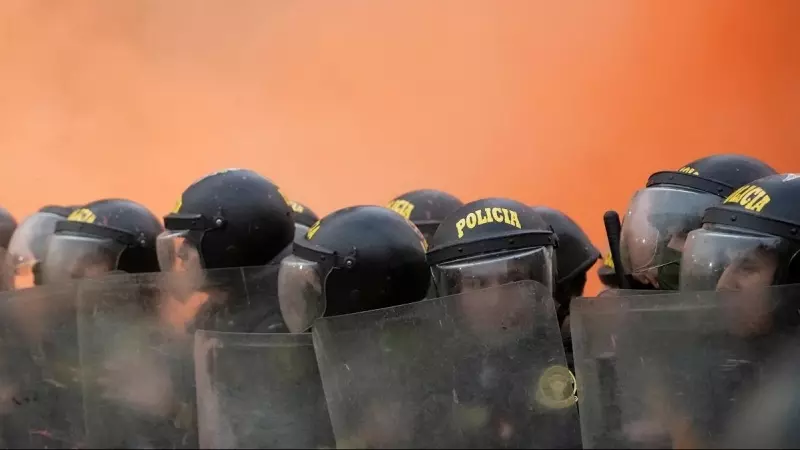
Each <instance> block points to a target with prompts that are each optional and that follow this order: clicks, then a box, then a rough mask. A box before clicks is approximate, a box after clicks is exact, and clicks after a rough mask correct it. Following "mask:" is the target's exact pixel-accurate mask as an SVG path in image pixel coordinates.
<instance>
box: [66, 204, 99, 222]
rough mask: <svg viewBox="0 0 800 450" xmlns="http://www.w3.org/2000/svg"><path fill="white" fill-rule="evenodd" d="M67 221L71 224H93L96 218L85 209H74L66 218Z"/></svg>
mask: <svg viewBox="0 0 800 450" xmlns="http://www.w3.org/2000/svg"><path fill="white" fill-rule="evenodd" d="M67 220H69V221H72V222H83V223H94V221H95V220H97V216H96V215H95V214H94V213H93V212H92V211H90V210H88V209H86V208H80V209H76V210H75V211H72V213H71V214H70V215H69V216H68V217H67Z"/></svg>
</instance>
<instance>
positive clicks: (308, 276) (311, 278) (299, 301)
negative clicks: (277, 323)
mask: <svg viewBox="0 0 800 450" xmlns="http://www.w3.org/2000/svg"><path fill="white" fill-rule="evenodd" d="M323 283H324V279H323V277H322V275H321V269H320V266H319V264H317V263H315V262H311V261H307V260H305V259H303V258H298V257H297V256H295V255H291V256H287V257H286V258H284V259H283V260H282V261H281V268H280V272H279V273H278V299H279V303H280V308H281V314H282V315H283V321H284V322H285V323H286V326H287V327H288V328H289V331H290V332H292V333H303V332H305V331H307V330H308V329H309V328H310V327H311V324H313V323H314V320H316V319H318V318H319V317H322V315H323V314H325V297H324V295H323V289H322V287H323Z"/></svg>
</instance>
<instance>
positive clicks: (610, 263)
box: [603, 252, 614, 269]
mask: <svg viewBox="0 0 800 450" xmlns="http://www.w3.org/2000/svg"><path fill="white" fill-rule="evenodd" d="M603 265H604V266H606V267H608V268H611V269H613V268H614V258H612V257H611V253H610V252H609V253H606V256H605V258H603Z"/></svg>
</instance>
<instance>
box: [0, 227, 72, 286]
mask: <svg viewBox="0 0 800 450" xmlns="http://www.w3.org/2000/svg"><path fill="white" fill-rule="evenodd" d="M62 220H65V219H64V218H63V217H61V216H59V215H57V214H51V213H36V214H34V215H32V216H30V217H28V218H27V219H25V221H23V222H22V223H21V224H20V225H19V227H17V229H16V230H15V231H14V234H13V236H12V237H11V241H10V242H9V244H8V254H7V257H6V264H7V265H8V267H9V271H10V272H11V273H12V275H13V277H14V281H13V283H14V286H15V287H16V288H18V289H19V288H25V287H31V286H33V285H34V280H33V278H34V277H33V274H34V269H38V268H36V264H37V263H39V262H41V261H42V260H43V259H44V256H45V253H46V251H47V240H48V239H49V238H50V236H51V235H52V234H53V232H54V231H55V229H56V224H57V223H58V222H60V221H62Z"/></svg>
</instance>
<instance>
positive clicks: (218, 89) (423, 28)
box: [0, 0, 800, 289]
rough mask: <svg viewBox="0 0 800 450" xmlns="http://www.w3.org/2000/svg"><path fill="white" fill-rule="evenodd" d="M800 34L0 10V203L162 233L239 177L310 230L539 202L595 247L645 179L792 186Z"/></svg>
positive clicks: (403, 10) (230, 5) (289, 5)
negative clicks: (145, 211) (299, 216)
mask: <svg viewBox="0 0 800 450" xmlns="http://www.w3.org/2000/svg"><path fill="white" fill-rule="evenodd" d="M798 23H800V2H798V1H796V0H785V1H781V0H770V1H768V2H767V1H756V0H742V1H737V0H704V1H694V0H663V1H662V0H648V1H642V0H629V1H621V0H620V1H613V0H606V1H602V2H601V1H564V2H546V1H537V0H519V1H513V0H502V1H492V0H483V1H473V0H461V1H446V0H437V1H435V2H431V1H424V0H394V1H389V0H385V1H367V0H337V1H336V2H328V1H319V0H318V1H310V0H236V1H228V0H214V1H196V0H191V1H190V0H168V1H164V0H114V1H101V0H96V1H92V0H61V1H52V0H3V1H2V2H0V149H2V154H3V160H2V164H3V166H2V167H3V176H2V177H0V204H2V205H3V206H5V207H7V208H8V209H10V210H11V211H12V212H13V213H14V214H15V215H17V216H18V218H21V217H23V216H24V215H26V214H28V213H30V212H31V211H33V210H35V209H37V208H38V207H40V206H41V205H43V204H46V203H62V204H66V203H83V202H87V201H90V200H93V199H97V198H101V197H127V198H130V199H133V200H137V201H140V202H142V203H145V204H146V205H148V206H150V207H151V208H152V209H153V211H154V212H156V213H157V214H159V215H160V214H163V213H165V212H166V211H167V210H168V209H169V208H170V207H171V206H172V205H173V203H174V201H175V200H176V198H177V196H178V195H179V193H180V192H181V191H182V190H183V188H184V187H186V186H187V185H188V184H189V183H190V182H192V181H193V180H194V179H196V178H198V177H200V176H202V175H203V174H204V173H206V172H209V171H213V170H217V169H220V168H225V167H246V168H252V169H255V170H258V171H260V172H262V173H263V174H264V175H266V176H268V177H270V178H272V179H273V180H275V181H277V182H278V183H279V184H280V185H281V187H282V188H283V189H284V191H285V192H287V193H288V195H289V196H291V197H293V198H295V199H297V200H299V201H301V202H304V203H307V204H308V205H309V206H311V207H312V208H313V209H314V210H316V211H317V212H318V213H325V212H329V211H331V210H333V209H336V208H338V207H342V206H347V205H352V204H363V203H379V204H384V203H385V202H387V201H388V200H389V199H391V198H392V197H393V196H395V195H397V194H400V193H402V192H404V191H406V190H410V189H415V188H422V187H434V188H440V189H444V190H447V191H450V192H453V193H455V194H457V195H458V196H460V197H461V198H462V199H463V200H473V199H476V198H478V197H485V196H508V197H513V198H516V199H519V200H522V201H526V202H529V203H536V204H547V205H550V206H553V207H557V208H560V209H562V210H564V211H566V212H567V213H569V214H570V215H572V216H573V217H574V218H575V219H576V220H577V221H578V222H579V223H581V224H582V225H583V226H584V227H585V228H586V229H587V231H588V232H589V233H590V235H591V236H592V238H593V239H594V240H595V242H596V244H597V245H598V246H600V247H603V248H604V247H605V246H606V244H605V239H604V234H603V226H602V220H601V217H602V213H603V211H605V210H606V209H609V208H616V209H618V210H621V209H623V208H624V207H625V204H626V203H627V201H628V199H629V197H630V195H631V194H632V193H633V191H634V190H635V189H637V188H638V187H640V186H641V185H642V184H643V183H644V181H645V180H646V178H647V176H648V175H649V174H650V173H651V172H654V171H656V170H660V169H668V168H678V167H680V166H681V165H682V164H684V163H686V162H688V161H690V160H692V159H694V158H697V157H700V156H703V155H706V154H709V153H713V152H740V153H747V154H751V155H758V156H761V157H762V158H763V159H764V160H766V161H767V162H769V163H771V164H773V165H774V166H775V167H776V168H777V169H778V170H781V171H791V170H800V169H799V168H798V160H800V158H799V157H798V153H797V151H798V149H800V29H797V24H798ZM596 287H597V284H596V283H595V284H594V285H593V286H592V289H594V288H596Z"/></svg>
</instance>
